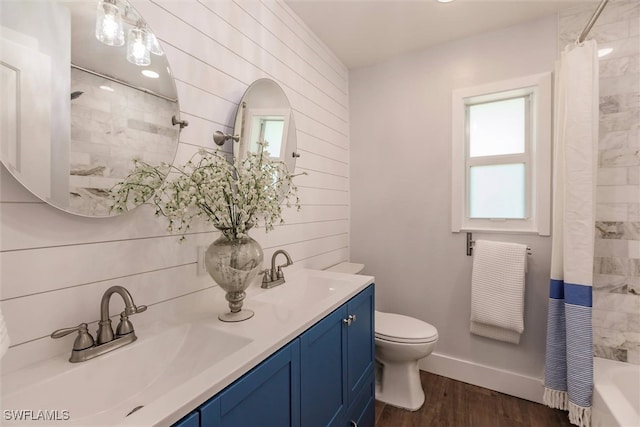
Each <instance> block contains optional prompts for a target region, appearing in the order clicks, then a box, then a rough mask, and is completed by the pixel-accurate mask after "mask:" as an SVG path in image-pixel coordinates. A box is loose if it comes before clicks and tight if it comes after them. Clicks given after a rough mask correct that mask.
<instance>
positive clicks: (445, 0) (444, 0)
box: [437, 0, 453, 3]
mask: <svg viewBox="0 0 640 427" xmlns="http://www.w3.org/2000/svg"><path fill="white" fill-rule="evenodd" d="M437 1H438V3H451V2H452V1H453V0H437Z"/></svg>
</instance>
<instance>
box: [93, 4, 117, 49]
mask: <svg viewBox="0 0 640 427" xmlns="http://www.w3.org/2000/svg"><path fill="white" fill-rule="evenodd" d="M96 38H97V39H98V40H100V41H101V42H102V43H104V44H106V45H108V46H122V45H123V44H124V28H123V26H122V16H121V15H120V9H118V5H117V4H116V0H100V1H99V2H98V11H97V13H96Z"/></svg>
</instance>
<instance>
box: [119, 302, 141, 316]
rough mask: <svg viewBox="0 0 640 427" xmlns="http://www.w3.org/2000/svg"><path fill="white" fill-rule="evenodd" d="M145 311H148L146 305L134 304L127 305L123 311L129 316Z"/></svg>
mask: <svg viewBox="0 0 640 427" xmlns="http://www.w3.org/2000/svg"><path fill="white" fill-rule="evenodd" d="M143 311H147V306H146V305H134V306H131V307H126V308H125V309H124V311H123V313H126V314H127V316H131V315H132V314H138V313H142V312H143Z"/></svg>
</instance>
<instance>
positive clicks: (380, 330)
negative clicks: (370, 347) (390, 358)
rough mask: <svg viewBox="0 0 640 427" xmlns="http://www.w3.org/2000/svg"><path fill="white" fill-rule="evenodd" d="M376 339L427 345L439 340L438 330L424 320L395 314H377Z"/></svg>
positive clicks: (379, 312) (378, 312)
mask: <svg viewBox="0 0 640 427" xmlns="http://www.w3.org/2000/svg"><path fill="white" fill-rule="evenodd" d="M375 321H376V326H375V328H376V338H379V339H383V340H386V341H393V342H400V343H402V342H404V343H426V342H432V341H435V340H437V339H438V330H437V329H436V328H435V327H434V326H432V325H430V324H428V323H427V322H423V321H422V320H418V319H415V318H413V317H408V316H403V315H401V314H395V313H383V312H381V311H376V312H375Z"/></svg>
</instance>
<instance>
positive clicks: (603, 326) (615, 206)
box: [559, 0, 640, 364]
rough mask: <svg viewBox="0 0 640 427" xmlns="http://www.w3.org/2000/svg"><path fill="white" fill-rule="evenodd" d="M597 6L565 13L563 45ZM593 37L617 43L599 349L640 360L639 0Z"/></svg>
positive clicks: (605, 150) (606, 89)
mask: <svg viewBox="0 0 640 427" xmlns="http://www.w3.org/2000/svg"><path fill="white" fill-rule="evenodd" d="M596 5H597V3H594V4H593V5H590V6H587V7H580V8H575V9H571V10H569V11H567V12H565V13H563V14H561V15H560V20H559V30H560V31H559V38H560V40H559V48H560V49H563V48H564V46H565V45H567V44H568V43H572V42H573V41H574V40H575V39H576V38H577V36H578V34H579V33H580V31H582V28H583V27H584V25H585V24H586V22H587V21H588V20H589V18H590V17H591V14H592V13H593V11H594V10H595V7H596ZM589 37H590V38H595V40H596V41H597V42H598V48H599V49H603V48H612V49H613V51H612V52H611V53H609V54H608V55H606V56H602V57H601V58H600V138H599V146H598V149H599V153H598V184H597V196H596V241H595V259H594V283H593V285H594V288H593V291H594V292H593V343H594V354H595V355H596V356H598V357H604V358H607V359H616V360H620V361H623V362H630V363H634V364H640V133H639V131H640V2H638V1H637V0H612V1H610V2H609V4H608V5H607V6H606V7H605V9H604V11H603V13H602V15H601V16H600V18H599V19H598V21H597V22H596V25H595V26H594V27H593V29H592V31H591V33H590V36H589Z"/></svg>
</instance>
